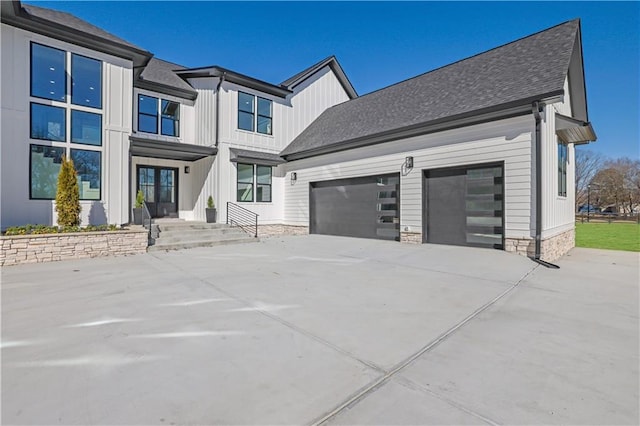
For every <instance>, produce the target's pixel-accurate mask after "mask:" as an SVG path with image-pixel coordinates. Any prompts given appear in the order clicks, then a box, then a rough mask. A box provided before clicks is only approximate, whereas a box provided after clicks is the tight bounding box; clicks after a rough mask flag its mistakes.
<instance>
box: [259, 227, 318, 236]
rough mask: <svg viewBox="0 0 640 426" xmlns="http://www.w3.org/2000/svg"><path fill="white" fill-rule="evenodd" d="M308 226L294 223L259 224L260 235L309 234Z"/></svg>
mask: <svg viewBox="0 0 640 426" xmlns="http://www.w3.org/2000/svg"><path fill="white" fill-rule="evenodd" d="M307 234H309V227H308V226H293V225H258V237H260V238H263V237H264V238H268V237H280V236H283V235H307Z"/></svg>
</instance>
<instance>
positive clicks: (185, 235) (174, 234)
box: [156, 228, 253, 242]
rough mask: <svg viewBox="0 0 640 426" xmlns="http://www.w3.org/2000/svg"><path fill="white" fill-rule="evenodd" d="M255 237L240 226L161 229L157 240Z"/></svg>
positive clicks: (176, 240)
mask: <svg viewBox="0 0 640 426" xmlns="http://www.w3.org/2000/svg"><path fill="white" fill-rule="evenodd" d="M243 237H253V235H250V234H248V233H246V232H245V231H243V230H242V229H240V228H218V229H185V230H171V231H161V232H159V233H158V236H157V237H156V241H157V240H160V241H162V242H179V241H190V240H204V239H210V240H222V239H229V238H243Z"/></svg>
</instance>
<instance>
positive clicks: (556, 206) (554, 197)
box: [541, 80, 576, 240]
mask: <svg viewBox="0 0 640 426" xmlns="http://www.w3.org/2000/svg"><path fill="white" fill-rule="evenodd" d="M564 92H565V95H564V99H563V101H562V102H557V103H554V104H551V105H546V106H545V107H544V113H543V120H542V122H541V136H542V188H543V189H542V193H543V199H542V239H543V240H544V239H547V238H549V237H553V236H554V235H558V234H561V233H563V232H565V231H568V230H571V229H573V228H574V226H575V179H576V177H575V166H576V163H575V159H576V156H575V146H574V145H573V144H569V145H568V148H567V158H568V162H567V196H566V197H563V196H560V195H558V137H557V136H556V113H559V114H562V115H566V116H569V117H571V115H572V114H571V98H570V92H569V82H568V80H565V83H564Z"/></svg>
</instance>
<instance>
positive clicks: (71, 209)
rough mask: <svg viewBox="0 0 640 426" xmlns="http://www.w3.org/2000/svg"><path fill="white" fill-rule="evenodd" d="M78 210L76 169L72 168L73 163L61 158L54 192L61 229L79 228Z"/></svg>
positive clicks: (78, 196)
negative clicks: (67, 227) (68, 227)
mask: <svg viewBox="0 0 640 426" xmlns="http://www.w3.org/2000/svg"><path fill="white" fill-rule="evenodd" d="M80 210H81V207H80V188H79V187H78V176H77V174H76V169H75V167H73V161H72V160H70V159H67V158H66V157H65V156H63V157H62V165H61V167H60V174H59V175H58V190H57V192H56V213H58V224H59V225H61V226H63V227H65V226H79V225H80Z"/></svg>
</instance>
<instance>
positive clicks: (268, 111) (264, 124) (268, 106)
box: [257, 98, 273, 135]
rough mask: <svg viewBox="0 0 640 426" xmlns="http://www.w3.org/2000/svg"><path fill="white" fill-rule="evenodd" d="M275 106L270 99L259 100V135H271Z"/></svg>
mask: <svg viewBox="0 0 640 426" xmlns="http://www.w3.org/2000/svg"><path fill="white" fill-rule="evenodd" d="M272 110H273V104H272V102H271V101H270V100H269V99H263V98H258V126H257V128H258V133H264V134H265V135H270V134H271V123H272Z"/></svg>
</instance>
